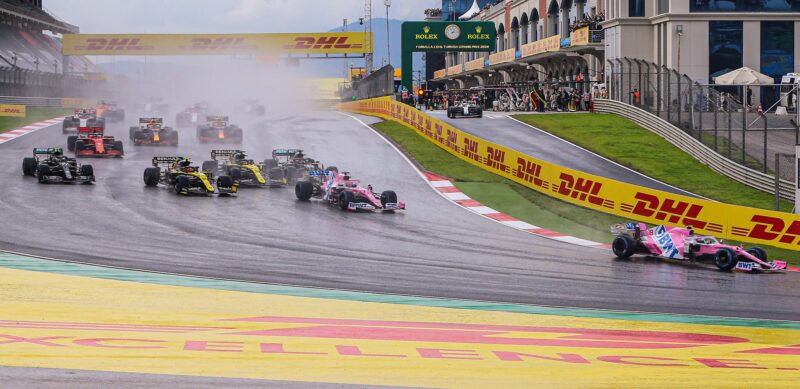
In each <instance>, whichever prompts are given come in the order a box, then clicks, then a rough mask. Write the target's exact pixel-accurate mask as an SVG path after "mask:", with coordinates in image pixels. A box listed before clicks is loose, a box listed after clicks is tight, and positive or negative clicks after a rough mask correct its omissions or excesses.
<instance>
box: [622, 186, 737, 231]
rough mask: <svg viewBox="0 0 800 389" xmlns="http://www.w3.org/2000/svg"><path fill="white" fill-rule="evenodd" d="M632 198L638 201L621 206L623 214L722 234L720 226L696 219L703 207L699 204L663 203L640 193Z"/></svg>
mask: <svg viewBox="0 0 800 389" xmlns="http://www.w3.org/2000/svg"><path fill="white" fill-rule="evenodd" d="M634 198H635V199H636V200H638V201H637V202H636V204H635V205H630V204H622V205H621V209H622V211H623V212H630V213H633V214H634V215H639V216H644V217H651V218H654V219H657V220H663V221H666V222H668V223H670V224H674V225H681V226H691V227H694V228H699V229H705V230H708V231H712V232H717V233H721V232H722V225H721V224H716V223H709V222H705V221H702V220H700V219H698V216H699V215H700V212H702V211H703V206H702V205H700V204H690V203H687V202H685V201H677V200H673V199H670V198H665V199H664V201H661V199H659V198H658V196H655V195H651V194H648V193H642V192H637V193H636V195H634Z"/></svg>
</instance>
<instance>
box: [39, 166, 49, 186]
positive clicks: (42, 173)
mask: <svg viewBox="0 0 800 389" xmlns="http://www.w3.org/2000/svg"><path fill="white" fill-rule="evenodd" d="M49 175H50V166H47V165H39V166H38V167H37V168H36V176H38V177H39V183H40V184H46V183H47V176H49Z"/></svg>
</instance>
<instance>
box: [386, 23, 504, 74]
mask: <svg viewBox="0 0 800 389" xmlns="http://www.w3.org/2000/svg"><path fill="white" fill-rule="evenodd" d="M401 30H402V34H401V38H402V44H401V46H402V61H403V62H402V69H403V80H402V84H403V86H404V87H406V89H408V90H412V87H413V86H412V85H411V84H412V82H411V75H412V74H413V72H412V70H413V69H412V64H411V62H412V59H411V53H414V52H417V51H458V52H490V51H494V50H495V46H496V44H497V29H496V28H495V26H494V23H492V22H403V27H402V29H401Z"/></svg>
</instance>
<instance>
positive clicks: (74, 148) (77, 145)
mask: <svg viewBox="0 0 800 389" xmlns="http://www.w3.org/2000/svg"><path fill="white" fill-rule="evenodd" d="M81 150H83V141H82V140H76V141H75V143H73V144H72V151H74V152H75V153H77V152H78V151H81ZM76 157H77V155H76Z"/></svg>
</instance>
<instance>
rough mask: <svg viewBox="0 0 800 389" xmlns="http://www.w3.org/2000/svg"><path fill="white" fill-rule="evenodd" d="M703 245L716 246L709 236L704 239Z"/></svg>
mask: <svg viewBox="0 0 800 389" xmlns="http://www.w3.org/2000/svg"><path fill="white" fill-rule="evenodd" d="M703 243H705V244H714V238H712V237H710V236H707V237H705V238H704V239H703Z"/></svg>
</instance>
